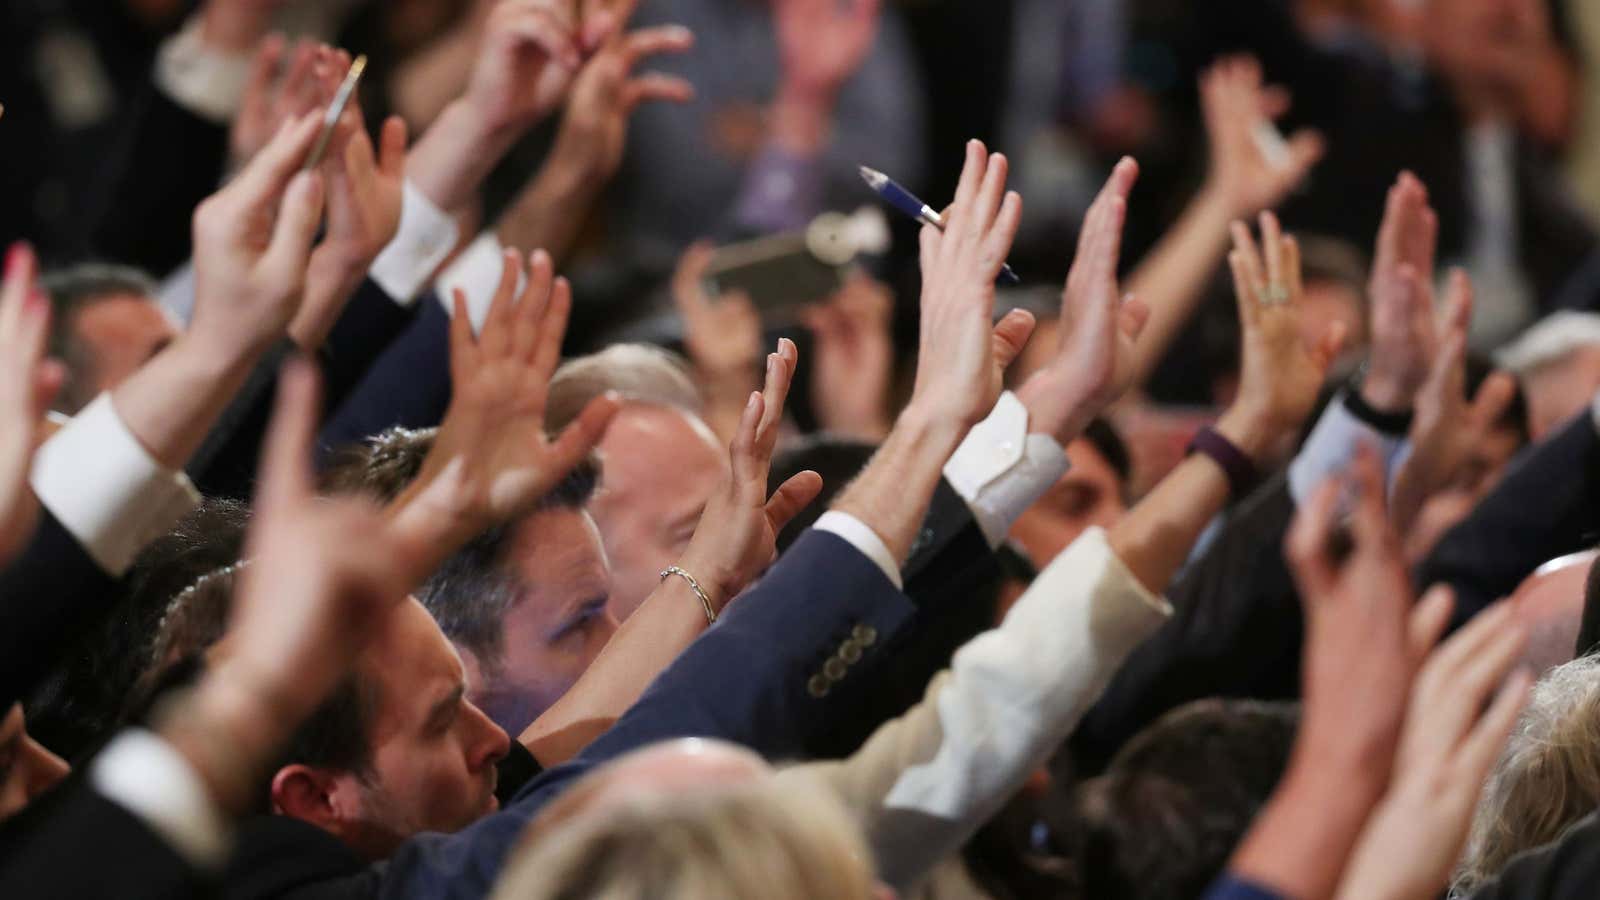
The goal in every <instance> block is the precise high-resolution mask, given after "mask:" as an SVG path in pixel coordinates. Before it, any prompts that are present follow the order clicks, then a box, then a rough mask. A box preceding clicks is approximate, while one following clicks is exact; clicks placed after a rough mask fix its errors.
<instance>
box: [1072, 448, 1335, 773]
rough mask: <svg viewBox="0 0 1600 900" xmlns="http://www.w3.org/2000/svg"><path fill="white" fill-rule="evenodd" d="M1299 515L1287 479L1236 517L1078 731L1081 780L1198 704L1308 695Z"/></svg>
mask: <svg viewBox="0 0 1600 900" xmlns="http://www.w3.org/2000/svg"><path fill="white" fill-rule="evenodd" d="M1294 512H1295V504H1294V499H1293V497H1291V496H1290V494H1289V486H1288V480H1287V478H1286V477H1285V476H1283V475H1279V476H1277V477H1276V478H1274V479H1273V480H1271V481H1269V482H1267V483H1266V484H1264V485H1262V486H1261V487H1260V488H1259V489H1258V490H1257V491H1256V493H1254V494H1252V495H1251V496H1250V497H1248V498H1247V499H1246V500H1245V501H1244V502H1243V503H1241V504H1239V505H1238V506H1237V507H1236V508H1235V509H1234V510H1232V512H1231V513H1230V514H1229V518H1228V520H1227V523H1226V525H1225V526H1224V527H1223V530H1222V532H1221V533H1220V534H1219V535H1218V536H1217V538H1216V539H1215V540H1214V541H1213V542H1212V543H1211V546H1210V547H1208V548H1207V549H1206V551H1205V552H1204V553H1203V554H1202V555H1201V556H1200V558H1199V559H1198V560H1196V561H1195V562H1194V563H1193V564H1191V565H1190V566H1189V568H1188V569H1187V570H1186V571H1185V572H1184V573H1183V574H1182V575H1181V576H1180V577H1179V579H1178V581H1177V582H1176V583H1174V584H1173V586H1172V587H1171V589H1170V590H1168V591H1167V598H1168V599H1169V600H1170V601H1171V603H1172V606H1173V616H1172V618H1171V619H1169V620H1168V621H1167V622H1166V624H1164V625H1162V626H1161V629H1160V630H1159V631H1157V632H1156V633H1155V634H1154V635H1152V636H1151V637H1150V639H1149V640H1147V641H1145V642H1144V643H1143V644H1141V645H1140V646H1139V648H1138V649H1137V650H1135V651H1133V653H1132V654H1131V655H1129V657H1128V660H1127V662H1125V663H1124V664H1123V666H1122V668H1121V669H1119V670H1118V671H1117V674H1116V676H1115V677H1114V678H1112V679H1111V684H1110V685H1109V686H1108V687H1107V688H1106V690H1105V693H1103V694H1102V695H1101V696H1100V699H1099V700H1098V701H1096V702H1095V704H1094V706H1092V707H1090V709H1089V712H1088V713H1087V714H1086V715H1085V716H1084V717H1083V720H1082V721H1081V722H1080V723H1079V724H1078V728H1077V730H1076V731H1074V732H1073V734H1072V737H1071V739H1070V741H1069V742H1068V748H1069V752H1070V754H1071V763H1072V767H1073V773H1074V774H1075V775H1077V776H1079V777H1089V776H1091V775H1094V774H1096V773H1098V772H1100V771H1101V770H1102V769H1104V768H1105V765H1106V763H1107V762H1109V761H1110V759H1111V757H1112V755H1113V754H1115V753H1116V752H1117V750H1118V749H1119V748H1120V747H1121V746H1122V745H1123V744H1124V743H1126V742H1127V740H1128V739H1129V738H1131V737H1133V736H1134V735H1135V734H1137V733H1138V732H1139V731H1140V730H1141V729H1143V728H1144V727H1145V726H1146V725H1149V724H1150V723H1151V722H1154V721H1155V720H1156V719H1157V718H1159V717H1160V716H1161V715H1162V714H1163V713H1166V712H1168V711H1169V710H1172V709H1175V708H1177V707H1178V706H1181V705H1183V704H1185V703H1188V702H1189V701H1191V700H1198V699H1201V698H1203V697H1213V696H1227V697H1259V698H1263V699H1267V698H1280V697H1295V696H1298V695H1299V688H1300V678H1299V673H1300V645H1301V641H1302V637H1303V631H1304V623H1303V621H1302V619H1301V610H1300V601H1299V595H1298V594H1297V593H1296V591H1295V588H1294V582H1293V580H1292V579H1291V578H1290V576H1289V570H1288V566H1287V564H1286V563H1285V562H1284V559H1283V550H1282V544H1283V536H1284V534H1285V532H1286V531H1287V530H1288V527H1289V523H1290V521H1291V520H1292V519H1293V518H1294Z"/></svg>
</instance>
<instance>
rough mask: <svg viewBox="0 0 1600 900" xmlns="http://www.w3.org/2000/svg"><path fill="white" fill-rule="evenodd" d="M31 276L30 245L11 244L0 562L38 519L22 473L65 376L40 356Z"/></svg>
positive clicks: (1, 416)
mask: <svg viewBox="0 0 1600 900" xmlns="http://www.w3.org/2000/svg"><path fill="white" fill-rule="evenodd" d="M37 274H38V260H37V259H36V258H35V257H34V255H33V249H32V248H31V247H29V246H27V245H26V244H15V245H13V246H12V247H11V249H10V251H8V252H7V254H6V263H5V283H4V285H3V286H0V565H4V564H5V563H6V562H7V561H9V560H10V559H11V558H12V557H13V556H14V555H15V554H16V553H17V551H19V550H20V549H22V546H23V544H25V543H26V542H27V540H28V538H29V537H30V536H31V535H32V534H33V528H34V525H35V524H37V522H38V519H39V501H38V499H37V498H35V497H34V496H33V491H32V489H30V488H29V487H28V471H29V469H30V468H31V465H32V462H33V452H34V450H35V449H36V447H37V445H38V442H39V428H40V425H41V424H42V423H43V421H44V414H45V411H46V410H48V409H49V408H50V402H51V401H52V400H53V399H55V395H56V391H58V390H60V389H61V383H62V380H63V378H64V377H65V375H66V370H65V369H64V368H62V366H61V364H60V363H59V362H56V361H54V360H46V359H45V356H44V353H45V342H46V340H47V339H48V338H49V335H50V303H49V301H48V300H46V299H45V296H44V295H43V294H42V293H40V292H39V289H38V286H37V285H36V284H35V277H36V276H37Z"/></svg>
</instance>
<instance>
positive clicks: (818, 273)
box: [705, 234, 846, 318]
mask: <svg viewBox="0 0 1600 900" xmlns="http://www.w3.org/2000/svg"><path fill="white" fill-rule="evenodd" d="M845 268H846V267H845V266H843V265H836V264H833V263H830V262H824V261H823V260H821V259H819V258H818V257H817V254H816V253H814V252H812V249H811V248H810V247H809V246H808V245H807V242H806V236H805V235H804V234H780V235H774V236H771V237H762V238H757V239H755V240H752V241H744V242H742V243H738V244H729V245H728V246H725V247H719V248H718V249H717V251H716V253H715V254H714V255H713V256H712V257H711V262H710V263H709V264H708V265H707V266H706V274H705V282H706V291H707V292H708V293H709V294H711V296H713V297H716V296H720V295H722V294H724V293H730V292H733V291H743V292H745V293H746V294H749V295H750V300H751V302H753V303H754V304H755V306H756V308H757V309H759V310H761V312H762V313H763V314H764V315H765V316H767V317H769V318H770V317H782V316H784V315H785V314H788V313H792V312H793V311H794V310H795V309H797V308H798V307H801V306H805V305H807V304H811V303H816V302H819V301H822V300H825V299H827V298H828V297H830V296H832V295H833V294H835V293H837V292H838V291H839V289H840V288H841V287H843V286H844V278H845Z"/></svg>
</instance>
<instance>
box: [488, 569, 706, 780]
mask: <svg viewBox="0 0 1600 900" xmlns="http://www.w3.org/2000/svg"><path fill="white" fill-rule="evenodd" d="M706 625H707V622H706V615H705V610H704V609H703V608H702V606H701V604H700V599H699V598H698V597H696V596H695V594H694V592H693V591H692V590H690V588H689V584H688V582H686V581H685V580H684V579H682V578H668V579H666V580H665V581H663V582H662V583H661V586H660V587H658V588H656V590H655V591H653V592H652V593H651V594H650V596H649V597H648V598H646V600H645V601H644V603H643V604H641V605H640V607H639V609H638V610H637V611H635V612H634V614H633V615H631V616H629V617H628V620H627V621H626V622H623V623H622V627H621V628H619V629H617V633H616V634H615V635H612V637H611V640H610V641H608V642H607V643H606V646H605V649H603V650H601V651H600V655H599V656H597V657H595V660H594V662H593V663H591V664H590V665H589V668H588V669H586V670H585V671H584V673H583V676H582V677H580V678H579V679H578V682H577V684H574V685H573V686H572V688H571V689H570V690H568V691H567V692H566V693H565V694H563V695H562V697H561V699H560V700H557V701H556V704H555V705H554V706H552V707H550V708H549V709H547V710H545V711H544V713H543V714H542V715H540V716H539V718H537V719H535V720H534V722H533V724H532V725H529V726H528V728H527V730H525V731H523V732H522V734H521V736H520V737H519V738H518V740H519V741H521V743H522V745H523V746H525V747H527V748H528V751H529V752H530V753H532V754H533V756H534V758H535V759H537V760H538V761H539V764H540V765H542V766H544V767H545V768H547V769H549V768H553V767H555V766H557V765H560V764H561V763H564V762H566V761H568V760H570V759H572V758H573V757H574V756H576V755H577V754H578V752H579V751H581V750H582V749H583V748H584V747H586V746H588V743H589V740H590V739H591V738H592V737H593V736H594V735H596V734H598V733H599V732H601V731H604V730H605V729H606V728H608V727H610V724H611V723H612V722H615V721H616V720H617V719H619V718H621V717H622V714H623V713H624V712H627V710H628V708H629V707H631V706H633V704H634V703H636V702H638V700H639V697H641V696H642V695H643V694H644V691H645V688H647V687H649V686H650V683H651V682H652V681H654V680H655V679H656V676H657V675H660V674H661V673H662V672H664V671H666V669H667V666H669V665H671V664H672V661H673V660H675V659H677V658H678V656H679V654H681V653H683V651H684V650H685V649H687V648H688V646H689V645H690V644H692V643H694V641H695V639H696V638H698V637H699V636H700V635H701V634H703V633H704V632H705V630H706Z"/></svg>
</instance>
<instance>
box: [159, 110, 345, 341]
mask: <svg viewBox="0 0 1600 900" xmlns="http://www.w3.org/2000/svg"><path fill="white" fill-rule="evenodd" d="M320 127H321V116H320V114H319V113H318V112H316V111H313V112H310V113H307V114H306V115H304V116H302V117H300V118H299V119H297V120H296V121H294V122H293V123H292V124H290V125H287V126H286V127H284V128H283V129H281V130H280V131H279V132H278V135H277V137H275V138H273V139H272V141H271V142H270V143H268V144H267V146H266V148H264V149H263V150H262V151H261V152H260V153H259V154H257V155H256V157H255V158H254V159H253V160H251V161H250V165H248V166H246V167H245V169H244V171H242V172H240V173H239V175H238V177H236V178H235V179H234V180H233V181H232V182H230V183H229V184H228V186H227V187H225V188H223V189H222V190H220V191H218V192H217V193H215V194H213V195H211V196H210V197H208V198H207V199H206V200H205V202H203V203H201V204H200V207H199V208H198V209H197V210H195V214H194V270H195V312H194V320H193V322H192V323H191V325H190V327H189V332H188V335H186V336H204V337H206V338H208V339H210V340H215V341H216V342H217V344H218V345H220V346H223V347H235V346H238V345H239V344H241V343H243V344H244V346H246V347H250V348H260V347H265V346H267V345H269V344H271V343H272V341H274V340H276V339H277V338H279V337H282V336H283V334H284V329H285V327H286V326H287V325H288V324H289V322H290V320H291V319H293V318H294V315H295V313H296V312H297V311H298V310H299V308H300V302H301V300H302V291H303V288H304V286H305V273H306V268H307V264H308V260H309V258H310V256H311V246H312V241H313V240H314V239H315V237H316V230H317V226H318V224H319V223H320V222H321V220H322V209H323V195H324V185H323V178H322V175H321V174H320V173H317V172H302V171H300V170H301V167H302V165H303V164H304V163H305V160H306V157H307V155H308V154H309V153H310V152H311V145H312V143H313V142H314V141H315V139H316V135H317V129H318V128H320Z"/></svg>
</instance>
